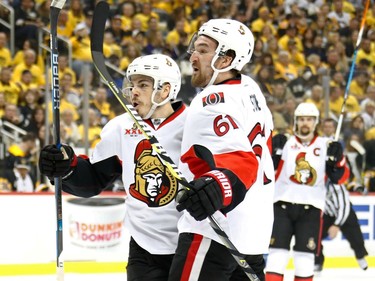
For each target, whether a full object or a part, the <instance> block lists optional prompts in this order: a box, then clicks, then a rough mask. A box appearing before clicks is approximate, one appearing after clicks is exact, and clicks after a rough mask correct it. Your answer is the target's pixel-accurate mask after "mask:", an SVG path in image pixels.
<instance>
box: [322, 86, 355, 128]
mask: <svg viewBox="0 0 375 281" xmlns="http://www.w3.org/2000/svg"><path fill="white" fill-rule="evenodd" d="M343 103H344V88H343V87H341V86H333V87H331V89H330V94H329V109H330V111H331V112H332V113H333V114H334V116H335V117H336V118H338V117H339V116H340V113H341V108H342V105H343ZM360 111H361V107H360V106H359V103H358V101H357V99H356V98H355V97H354V96H352V95H348V97H347V100H346V103H345V120H346V121H349V120H351V119H352V118H353V117H354V116H356V115H358V113H359V112H360Z"/></svg>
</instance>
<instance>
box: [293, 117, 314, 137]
mask: <svg viewBox="0 0 375 281" xmlns="http://www.w3.org/2000/svg"><path fill="white" fill-rule="evenodd" d="M314 126H315V117H313V116H300V117H298V118H297V128H298V135H300V136H301V137H307V136H308V135H310V134H312V133H313V132H314V129H315V128H314Z"/></svg>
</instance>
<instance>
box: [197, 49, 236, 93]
mask: <svg viewBox="0 0 375 281" xmlns="http://www.w3.org/2000/svg"><path fill="white" fill-rule="evenodd" d="M219 57H220V56H219V55H218V54H217V53H216V54H215V56H214V57H213V59H212V61H211V68H212V69H213V71H214V73H213V74H212V77H211V79H210V81H209V82H208V84H207V85H206V86H205V87H204V88H206V87H208V86H211V85H213V84H214V82H215V80H216V78H217V76H218V75H219V73H221V72H226V71H229V70H231V69H232V68H233V67H232V65H229V66H227V67H225V68H223V69H217V68H216V67H215V65H214V64H215V62H216V61H217V59H218V58H219Z"/></svg>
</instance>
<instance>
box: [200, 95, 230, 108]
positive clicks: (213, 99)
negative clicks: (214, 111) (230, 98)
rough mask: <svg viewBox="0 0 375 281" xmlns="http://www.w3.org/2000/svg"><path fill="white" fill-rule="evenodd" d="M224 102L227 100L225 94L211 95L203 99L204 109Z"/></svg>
mask: <svg viewBox="0 0 375 281" xmlns="http://www.w3.org/2000/svg"><path fill="white" fill-rule="evenodd" d="M224 102H225V100H224V93H223V92H219V93H211V94H208V95H207V96H205V97H203V98H202V103H203V107H205V106H206V105H215V104H218V103H224Z"/></svg>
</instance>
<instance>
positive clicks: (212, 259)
mask: <svg viewBox="0 0 375 281" xmlns="http://www.w3.org/2000/svg"><path fill="white" fill-rule="evenodd" d="M253 49H254V37H253V35H252V33H251V31H250V30H249V29H248V28H247V27H246V26H245V25H244V24H242V23H240V22H238V21H236V20H230V19H213V20H210V21H208V22H206V23H205V24H203V25H202V26H201V27H200V29H199V31H198V32H197V34H195V35H194V36H193V38H192V40H191V42H190V46H189V53H190V54H191V57H190V62H191V65H192V68H193V74H192V79H191V82H192V86H193V87H199V88H202V91H201V92H200V93H198V94H197V95H196V96H195V98H194V99H193V100H192V102H191V104H190V107H189V112H188V116H187V118H186V123H185V127H184V136H183V140H182V155H181V165H180V166H179V167H180V169H181V171H182V173H183V174H184V175H185V176H186V178H187V179H188V180H190V181H191V182H190V184H191V187H190V188H189V189H182V190H181V191H180V192H179V194H178V202H179V203H178V206H177V208H178V210H180V211H182V210H184V212H183V215H182V218H181V219H180V221H179V233H180V234H179V242H178V247H177V250H176V255H175V258H174V260H173V264H172V268H171V273H170V279H169V280H171V281H172V280H215V281H221V280H248V277H247V276H246V275H245V273H244V272H243V269H242V268H241V267H240V266H239V265H238V264H237V262H236V261H235V259H234V258H233V256H232V255H231V253H230V252H229V250H228V249H227V247H226V246H224V245H223V244H222V243H223V242H222V241H221V239H220V237H219V236H218V235H217V234H216V233H215V232H214V230H213V229H212V227H211V226H210V225H209V219H207V217H208V216H211V215H213V216H214V217H215V219H216V220H217V221H218V223H219V224H220V225H221V227H223V229H224V231H225V232H226V234H227V235H228V236H229V239H230V240H231V241H232V242H233V244H234V245H235V246H236V248H237V250H238V251H239V252H240V253H242V254H244V255H245V259H246V261H247V263H248V264H249V265H250V266H251V267H252V268H253V269H254V271H255V273H256V274H257V275H258V277H259V278H260V280H264V266H265V262H264V259H263V254H264V253H266V252H267V251H268V243H269V239H270V234H271V229H272V221H273V201H272V200H273V193H274V170H273V167H272V158H271V153H270V148H271V133H272V130H273V122H272V115H271V112H270V110H269V109H268V107H267V104H266V100H265V98H264V96H263V94H262V92H261V90H260V88H259V86H258V85H257V83H256V82H255V81H254V80H253V79H251V78H250V77H248V76H245V75H242V74H240V71H241V69H242V68H243V66H244V65H245V64H246V63H248V62H249V61H250V58H251V56H252V53H253Z"/></svg>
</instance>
